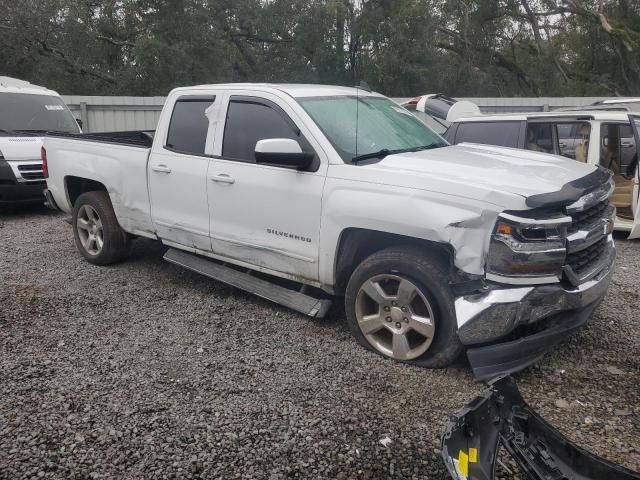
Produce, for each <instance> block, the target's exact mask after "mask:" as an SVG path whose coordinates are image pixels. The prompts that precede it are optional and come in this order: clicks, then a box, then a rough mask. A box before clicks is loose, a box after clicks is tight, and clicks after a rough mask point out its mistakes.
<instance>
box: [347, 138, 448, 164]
mask: <svg viewBox="0 0 640 480" xmlns="http://www.w3.org/2000/svg"><path fill="white" fill-rule="evenodd" d="M440 146H441V145H440V144H439V143H431V144H429V145H421V146H419V147H411V148H398V149H396V150H389V149H388V148H383V149H382V150H378V151H377V152H372V153H365V154H363V155H356V156H355V157H353V158H352V159H351V161H352V162H353V163H356V164H357V163H358V162H361V161H362V160H369V159H371V158H379V159H380V160H382V159H383V158H384V157H386V156H388V155H394V154H396V153H408V152H419V151H421V150H430V149H432V148H438V147H440Z"/></svg>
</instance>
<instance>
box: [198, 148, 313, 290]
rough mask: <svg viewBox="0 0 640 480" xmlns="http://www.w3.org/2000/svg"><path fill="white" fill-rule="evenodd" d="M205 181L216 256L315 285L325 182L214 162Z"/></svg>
mask: <svg viewBox="0 0 640 480" xmlns="http://www.w3.org/2000/svg"><path fill="white" fill-rule="evenodd" d="M209 178H210V180H209V187H208V188H209V198H210V199H211V211H212V222H213V228H212V231H213V233H212V239H213V248H214V251H215V252H216V253H218V254H220V255H223V256H226V257H230V258H236V259H239V260H243V261H245V262H247V263H250V264H252V265H257V266H260V267H264V268H268V269H271V270H275V271H278V272H283V273H296V274H298V275H301V276H302V277H304V278H307V279H311V280H315V279H317V276H318V262H317V260H318V245H319V227H320V212H321V199H322V188H323V185H324V176H322V175H318V174H316V173H302V172H297V171H295V170H291V169H285V168H278V167H270V166H265V165H256V164H251V163H242V162H235V161H228V160H219V159H216V160H212V161H211V166H210V168H209Z"/></svg>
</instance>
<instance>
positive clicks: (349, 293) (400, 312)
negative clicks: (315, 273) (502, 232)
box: [345, 247, 463, 368]
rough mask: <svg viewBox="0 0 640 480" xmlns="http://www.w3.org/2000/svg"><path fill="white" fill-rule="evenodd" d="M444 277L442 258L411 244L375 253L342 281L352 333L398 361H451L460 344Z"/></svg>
mask: <svg viewBox="0 0 640 480" xmlns="http://www.w3.org/2000/svg"><path fill="white" fill-rule="evenodd" d="M447 278H448V271H447V268H446V266H445V265H444V264H443V262H441V261H439V260H438V259H437V258H436V257H434V258H433V259H432V258H430V257H429V256H427V255H425V254H424V252H423V251H421V250H418V249H416V248H413V247H392V248H388V249H385V250H382V251H379V252H376V253H374V254H373V255H371V256H370V257H368V258H366V259H365V260H363V261H362V263H361V264H360V265H358V267H357V268H356V269H355V271H354V272H353V274H352V275H351V278H350V279H349V282H348V284H347V289H346V292H345V312H346V317H347V324H348V326H349V329H350V330H351V333H352V334H353V336H354V337H355V338H356V339H357V340H358V342H359V343H360V344H361V345H363V346H364V347H366V348H368V349H369V350H371V351H374V352H376V353H378V354H380V355H383V356H385V357H389V358H392V359H394V360H397V361H401V362H406V363H411V364H415V365H419V366H422V367H429V368H443V367H446V366H448V365H450V364H451V363H452V362H454V361H455V360H456V358H458V356H459V355H460V354H461V353H462V351H463V346H462V343H461V342H460V340H459V338H458V335H457V321H456V315H455V309H454V304H453V300H454V299H453V295H452V293H451V291H450V289H449V287H448V282H447ZM396 285H397V287H396ZM394 298H395V300H394ZM403 336H404V337H405V338H406V342H405V341H404V340H402V339H401V337H403ZM396 347H397V348H396Z"/></svg>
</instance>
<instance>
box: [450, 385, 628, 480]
mask: <svg viewBox="0 0 640 480" xmlns="http://www.w3.org/2000/svg"><path fill="white" fill-rule="evenodd" d="M501 446H502V447H504V448H505V449H506V450H507V452H508V453H509V454H510V455H511V456H512V457H513V458H514V460H516V462H517V463H518V465H519V466H520V468H521V469H522V471H523V472H525V473H526V475H527V478H531V479H533V480H550V479H576V480H577V479H581V480H589V479H594V480H595V479H609V480H640V475H639V474H638V473H635V472H632V471H631V470H627V469H625V468H623V467H621V466H618V465H614V464H612V463H610V462H608V461H606V460H604V459H602V458H600V457H597V456H595V455H593V454H592V453H589V452H587V451H586V450H584V449H582V448H580V447H579V446H577V445H575V444H574V443H573V442H571V441H570V440H569V439H567V438H565V437H564V436H563V435H562V434H561V433H560V432H558V431H557V430H556V429H555V428H553V427H552V426H551V425H549V424H548V423H546V422H545V421H544V420H543V419H542V418H540V417H539V416H538V414H536V412H534V411H533V410H532V409H531V408H530V407H529V406H528V405H527V404H526V403H525V401H524V400H523V398H522V396H521V395H520V392H519V391H518V387H517V386H516V384H515V382H514V381H513V379H512V378H511V377H504V378H500V379H497V380H495V381H494V382H491V383H490V384H489V388H488V389H487V390H485V391H484V392H483V393H482V394H481V395H479V396H477V397H476V398H474V399H473V400H471V401H470V402H469V403H468V404H467V405H466V406H465V407H464V408H463V409H461V410H460V411H458V412H457V413H456V414H455V415H453V416H452V417H451V420H450V422H449V425H448V426H447V430H446V431H445V433H444V435H443V437H442V448H441V454H442V458H443V460H444V463H445V464H446V466H447V469H448V470H449V473H450V474H451V476H452V477H453V478H454V479H455V480H490V479H493V478H494V475H495V471H496V464H497V458H498V451H499V448H500V447H501Z"/></svg>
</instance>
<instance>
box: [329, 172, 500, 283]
mask: <svg viewBox="0 0 640 480" xmlns="http://www.w3.org/2000/svg"><path fill="white" fill-rule="evenodd" d="M500 210H501V209H500V207H498V206H496V205H492V204H489V203H485V202H481V201H473V200H469V199H466V198H463V197H458V196H455V195H446V194H441V193H437V192H429V191H424V190H420V189H415V188H409V187H398V186H393V185H380V184H375V183H369V182H358V181H352V180H345V179H336V178H327V182H326V184H325V192H324V197H323V206H322V229H321V236H320V271H319V273H320V281H321V282H322V283H324V284H327V285H334V281H335V269H334V259H335V258H336V255H337V253H338V252H337V249H338V245H339V240H340V235H341V234H342V232H343V231H344V230H346V229H347V228H361V229H366V230H372V231H378V232H385V233H391V234H395V235H402V236H405V237H411V238H416V239H421V240H428V241H431V242H435V243H439V244H444V245H449V246H451V248H452V251H453V253H454V264H455V266H456V267H457V268H458V269H460V270H461V271H463V272H465V273H468V274H470V275H483V274H484V263H485V258H486V254H487V251H488V248H489V239H490V234H491V231H492V229H493V227H494V224H495V221H496V218H497V216H498V214H499V213H500Z"/></svg>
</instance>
